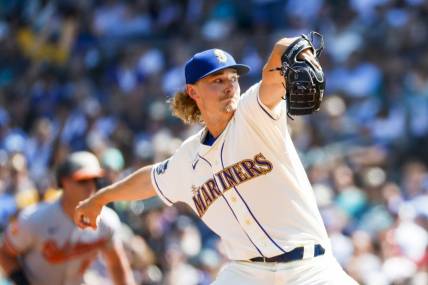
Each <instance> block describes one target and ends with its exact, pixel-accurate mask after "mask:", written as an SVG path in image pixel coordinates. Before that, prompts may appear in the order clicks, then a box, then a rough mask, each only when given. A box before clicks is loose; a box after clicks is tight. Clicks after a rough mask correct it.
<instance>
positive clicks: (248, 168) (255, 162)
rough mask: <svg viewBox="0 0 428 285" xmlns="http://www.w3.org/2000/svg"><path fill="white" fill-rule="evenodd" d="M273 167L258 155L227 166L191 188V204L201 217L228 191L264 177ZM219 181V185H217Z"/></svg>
mask: <svg viewBox="0 0 428 285" xmlns="http://www.w3.org/2000/svg"><path fill="white" fill-rule="evenodd" d="M272 168H273V165H272V162H270V161H269V160H268V159H266V157H265V156H264V155H263V154H262V153H259V154H257V155H255V156H254V157H253V158H252V159H251V158H250V159H244V160H241V161H239V162H237V163H235V164H232V165H230V166H227V167H226V168H224V169H223V170H221V171H219V172H217V173H216V174H215V175H214V176H215V178H216V179H215V180H214V178H211V179H208V180H207V181H205V182H204V183H203V184H202V185H200V186H194V185H193V186H192V192H193V198H192V199H193V202H194V203H195V207H196V209H197V210H198V215H199V216H200V217H202V216H203V215H204V214H205V212H206V211H207V210H208V208H209V206H210V205H211V204H212V203H213V202H214V201H215V200H216V199H217V198H218V197H220V196H221V195H222V193H224V192H226V191H228V190H229V189H231V188H233V187H236V186H238V185H239V184H241V183H244V182H246V181H248V180H250V179H253V178H256V177H258V176H260V175H265V174H267V173H269V172H271V171H272ZM217 181H219V182H220V183H217Z"/></svg>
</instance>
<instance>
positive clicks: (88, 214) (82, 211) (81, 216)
mask: <svg viewBox="0 0 428 285" xmlns="http://www.w3.org/2000/svg"><path fill="white" fill-rule="evenodd" d="M102 208H103V205H102V204H98V203H96V199H95V197H89V198H88V199H85V200H83V201H80V203H79V204H78V205H77V207H76V209H75V210H74V223H75V224H76V225H77V226H78V227H79V228H81V229H84V228H86V227H90V228H93V229H96V228H97V220H98V217H99V215H100V213H101V210H102Z"/></svg>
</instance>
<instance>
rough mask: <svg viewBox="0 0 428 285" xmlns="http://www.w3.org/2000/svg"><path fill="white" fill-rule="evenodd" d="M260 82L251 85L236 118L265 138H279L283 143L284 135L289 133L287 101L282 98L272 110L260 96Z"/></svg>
mask: <svg viewBox="0 0 428 285" xmlns="http://www.w3.org/2000/svg"><path fill="white" fill-rule="evenodd" d="M259 88H260V82H259V83H256V84H254V85H253V86H251V87H250V88H249V89H248V90H247V91H246V92H245V93H244V94H243V95H242V96H241V99H240V101H239V105H238V110H237V112H236V118H237V120H238V121H242V122H245V123H244V124H243V126H244V125H245V126H247V127H249V128H252V129H253V130H255V132H256V133H257V134H258V135H259V136H261V137H263V139H265V140H267V141H270V140H277V143H279V144H281V141H282V140H283V138H284V135H286V134H287V132H288V130H287V110H286V105H285V101H284V100H281V102H279V103H278V104H277V105H276V107H275V108H274V109H273V110H271V109H269V108H268V107H267V106H265V105H264V104H263V103H262V102H261V100H260V98H259Z"/></svg>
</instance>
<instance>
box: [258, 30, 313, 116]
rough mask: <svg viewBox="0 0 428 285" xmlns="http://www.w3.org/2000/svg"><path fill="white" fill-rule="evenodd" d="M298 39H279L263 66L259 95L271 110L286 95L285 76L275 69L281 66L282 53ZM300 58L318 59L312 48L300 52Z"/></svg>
mask: <svg viewBox="0 0 428 285" xmlns="http://www.w3.org/2000/svg"><path fill="white" fill-rule="evenodd" d="M296 39H297V37H295V38H282V39H280V40H279V41H277V42H276V43H275V46H274V47H273V50H272V52H271V55H270V56H269V58H268V60H267V62H266V64H265V65H264V67H263V72H262V81H261V84H260V93H259V97H260V100H261V102H262V103H263V104H264V105H265V106H267V107H268V108H269V109H271V110H272V109H273V108H274V107H275V106H276V105H277V104H278V103H279V102H281V100H282V98H283V97H284V95H285V88H284V87H285V86H284V85H283V84H287V83H286V82H285V80H284V77H283V76H282V75H281V74H280V72H279V71H275V69H276V68H278V67H281V57H282V55H283V54H284V52H285V50H286V49H287V48H288V46H289V45H290V44H291V43H293V42H294V41H295V40H296ZM298 58H299V59H304V58H305V59H308V60H311V62H314V63H315V62H316V60H314V55H313V54H312V51H311V50H310V49H306V50H304V51H302V52H301V53H300V54H299V56H298ZM316 64H318V63H316ZM273 70H274V71H273Z"/></svg>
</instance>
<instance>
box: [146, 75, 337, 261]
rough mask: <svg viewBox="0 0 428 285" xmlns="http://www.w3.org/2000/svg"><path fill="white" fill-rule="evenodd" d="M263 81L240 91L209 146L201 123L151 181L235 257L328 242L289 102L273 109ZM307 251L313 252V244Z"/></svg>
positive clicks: (155, 169)
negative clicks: (263, 96)
mask: <svg viewBox="0 0 428 285" xmlns="http://www.w3.org/2000/svg"><path fill="white" fill-rule="evenodd" d="M259 86H260V84H259V83H257V84H255V85H253V86H252V87H251V88H250V89H249V90H247V91H246V92H245V93H244V94H243V95H242V96H241V98H240V101H239V104H238V108H237V110H236V112H235V114H234V116H233V118H232V119H231V120H230V122H229V123H228V125H227V127H226V129H225V130H224V131H223V132H222V133H221V135H220V136H219V137H217V139H216V140H215V142H214V143H213V144H212V145H211V146H209V145H205V144H203V143H202V142H203V141H204V139H205V136H206V135H207V131H206V130H205V129H203V130H201V131H200V132H199V133H197V134H196V135H194V136H192V137H190V138H189V139H187V140H186V141H185V142H184V143H183V144H182V145H181V147H180V148H179V149H178V150H177V151H176V152H175V154H174V155H172V156H171V157H170V158H169V159H167V160H166V161H164V162H161V163H159V164H157V165H155V166H154V167H153V170H152V183H153V185H154V187H155V189H156V191H157V194H158V195H159V197H160V198H161V199H162V200H163V201H164V202H165V203H166V204H167V205H172V204H173V203H175V202H178V201H181V202H185V203H187V204H188V205H189V206H190V207H192V209H193V210H194V211H195V213H196V214H197V215H198V216H199V217H200V218H201V219H202V220H203V221H204V222H205V223H206V224H207V225H208V226H209V227H210V228H211V229H212V230H213V231H214V232H215V233H217V234H218V235H219V236H220V237H221V239H222V241H223V242H224V245H225V248H226V253H227V255H228V257H229V258H230V259H232V260H246V259H250V258H253V257H256V256H262V257H272V256H276V255H280V254H282V253H284V252H288V251H290V250H292V249H294V248H296V247H300V246H304V247H305V249H306V248H308V249H311V248H313V245H314V244H322V245H323V246H324V248H329V241H328V237H327V232H326V230H325V227H324V224H323V221H322V219H321V215H320V213H319V210H318V207H317V204H316V201H315V197H314V194H313V190H312V187H311V185H310V182H309V179H308V178H307V175H306V173H305V170H304V168H303V165H302V164H301V162H300V159H299V157H298V154H297V152H296V149H295V147H294V145H293V143H292V141H291V138H290V134H289V132H288V129H287V113H286V105H285V101H284V102H281V103H280V104H278V106H277V107H276V108H275V109H274V110H270V109H268V108H267V107H266V106H264V105H263V104H262V103H261V101H260V99H259V96H258V94H259ZM312 251H313V250H312ZM306 254H308V257H309V256H310V257H313V252H312V253H311V252H310V250H307V251H306V250H305V255H306ZM304 258H305V257H304Z"/></svg>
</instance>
